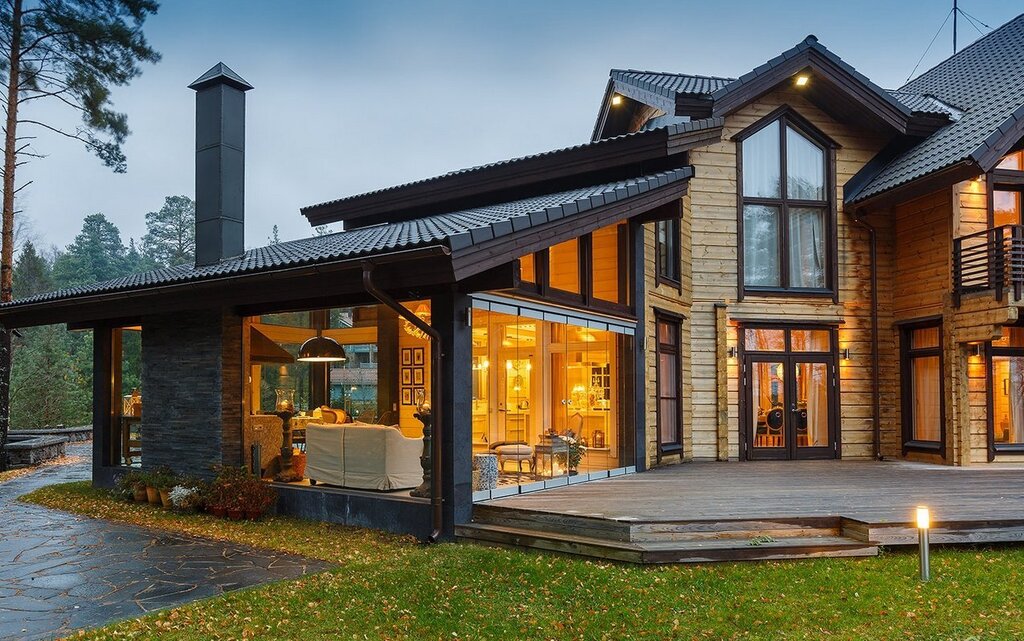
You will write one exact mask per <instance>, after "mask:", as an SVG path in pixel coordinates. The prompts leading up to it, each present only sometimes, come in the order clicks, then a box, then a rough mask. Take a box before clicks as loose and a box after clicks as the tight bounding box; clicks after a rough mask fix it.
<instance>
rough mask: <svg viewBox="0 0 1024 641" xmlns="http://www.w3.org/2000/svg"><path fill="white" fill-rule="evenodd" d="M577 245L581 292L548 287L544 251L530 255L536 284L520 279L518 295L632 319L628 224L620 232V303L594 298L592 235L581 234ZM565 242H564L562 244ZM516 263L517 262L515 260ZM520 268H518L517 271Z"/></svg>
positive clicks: (545, 254) (548, 256)
mask: <svg viewBox="0 0 1024 641" xmlns="http://www.w3.org/2000/svg"><path fill="white" fill-rule="evenodd" d="M614 226H619V223H614ZM575 240H576V241H577V243H578V252H577V253H578V258H579V265H578V270H579V279H580V293H579V294H577V293H575V292H570V291H565V290H562V289H556V288H554V287H551V285H550V274H551V271H550V267H551V263H550V255H549V253H548V249H550V248H545V249H542V250H541V251H538V252H536V253H534V254H533V257H534V258H533V269H534V277H535V279H536V281H537V282H535V283H529V282H524V281H522V280H521V279H520V280H519V284H518V286H517V287H515V288H514V291H516V292H517V293H518V294H521V295H523V296H527V297H529V298H537V299H540V300H547V301H551V302H555V303H559V304H563V305H571V306H573V307H578V308H584V309H592V310H594V311H600V312H606V313H607V312H611V313H614V314H620V315H621V314H626V315H628V316H630V317H633V316H634V312H635V309H634V301H632V300H631V299H632V296H630V291H631V287H630V284H631V281H630V273H631V271H632V264H631V260H632V251H631V247H632V238H631V232H630V227H629V226H628V225H622V226H621V231H620V233H619V247H618V249H619V256H618V259H619V269H618V278H619V283H618V288H619V300H620V301H623V302H619V303H615V302H612V301H607V300H604V299H602V298H597V297H595V296H594V283H593V235H592V234H589V233H588V234H582V235H580V236H578V237H577V238H576V239H575ZM563 242H564V241H563ZM516 260H517V262H518V259H516ZM518 269H519V267H518V265H517V271H518Z"/></svg>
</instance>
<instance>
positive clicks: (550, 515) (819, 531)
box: [455, 503, 878, 563]
mask: <svg viewBox="0 0 1024 641" xmlns="http://www.w3.org/2000/svg"><path fill="white" fill-rule="evenodd" d="M848 529H849V530H850V532H847V533H844V522H843V519H841V518H840V517H799V518H786V519H772V520H715V521H711V520H687V521H662V520H627V519H612V518H605V517H602V516H600V515H583V514H565V513H554V512H544V511H539V510H526V509H517V508H510V507H504V506H501V507H499V506H494V505H487V504H479V503H478V504H477V505H475V506H474V508H473V521H472V522H471V523H467V524H464V525H461V526H458V527H457V528H456V531H455V533H456V536H457V537H459V538H460V539H463V540H470V541H475V542H480V543H485V544H491V545H499V546H513V547H526V548H535V549H540V550H548V551H556V552H566V553H571V554H578V555H583V556H590V557H595V558H602V559H609V560H617V561H628V562H632V563H703V562H711V561H733V560H778V559H801V558H813V557H822V556H844V557H849V556H875V555H877V554H878V546H877V545H876V544H875V543H874V542H871V541H869V540H867V539H866V538H864V536H865V535H866V534H867V533H868V530H866V529H864V528H861V529H856V528H853V527H850V528H848ZM851 534H853V535H852V536H851Z"/></svg>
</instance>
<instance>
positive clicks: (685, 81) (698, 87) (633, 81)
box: [610, 69, 734, 98]
mask: <svg viewBox="0 0 1024 641" xmlns="http://www.w3.org/2000/svg"><path fill="white" fill-rule="evenodd" d="M610 75H611V78H612V80H615V81H617V82H623V83H626V84H629V85H632V86H634V87H636V88H638V89H643V90H644V91H650V92H651V93H655V94H658V95H661V96H666V97H668V98H675V97H676V95H677V94H689V95H697V96H709V95H711V93H713V92H714V91H716V90H718V89H721V88H722V87H724V86H726V85H727V84H729V83H730V82H732V81H733V80H734V79H733V78H717V77H715V76H691V75H687V74H682V73H662V72H660V71H640V70H638V69H612V70H611V72H610Z"/></svg>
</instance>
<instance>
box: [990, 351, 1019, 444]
mask: <svg viewBox="0 0 1024 641" xmlns="http://www.w3.org/2000/svg"><path fill="white" fill-rule="evenodd" d="M993 356H1004V357H1010V358H1024V346H1021V347H1011V346H1002V345H993V344H992V342H991V341H988V342H986V343H985V423H986V431H987V438H988V460H989V461H990V462H991V461H993V460H995V458H996V456H997V455H1001V454H1012V455H1021V454H1024V443H1008V444H1000V443H996V425H995V416H993V411H994V409H995V394H996V391H995V371H994V369H995V368H994V360H993V358H992V357H993Z"/></svg>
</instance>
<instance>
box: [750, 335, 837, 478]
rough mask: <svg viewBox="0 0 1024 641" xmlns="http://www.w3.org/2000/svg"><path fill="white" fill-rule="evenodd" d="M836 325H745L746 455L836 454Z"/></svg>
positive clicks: (793, 456) (796, 456)
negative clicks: (783, 326) (785, 326)
mask: <svg viewBox="0 0 1024 641" xmlns="http://www.w3.org/2000/svg"><path fill="white" fill-rule="evenodd" d="M834 348H835V330H834V329H832V328H821V327H817V328H816V327H809V328H803V327H801V328H781V327H745V328H744V329H743V354H744V355H743V368H742V373H743V401H744V402H743V406H744V411H743V420H742V421H741V425H742V432H743V433H742V434H741V441H742V442H741V445H742V447H743V452H744V453H745V458H746V459H748V460H758V459H828V458H837V457H838V440H839V439H838V433H837V432H838V430H837V427H836V423H837V421H836V417H837V416H838V412H837V407H836V404H837V399H838V395H837V394H836V391H837V387H836V383H837V374H836V356H835V349H834Z"/></svg>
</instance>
